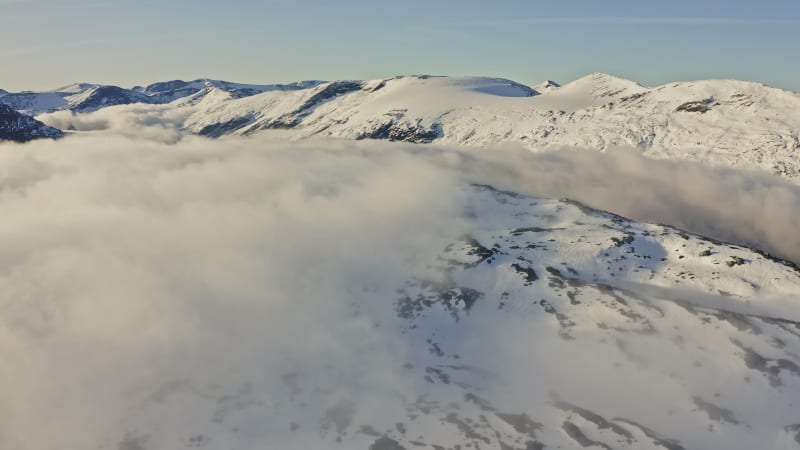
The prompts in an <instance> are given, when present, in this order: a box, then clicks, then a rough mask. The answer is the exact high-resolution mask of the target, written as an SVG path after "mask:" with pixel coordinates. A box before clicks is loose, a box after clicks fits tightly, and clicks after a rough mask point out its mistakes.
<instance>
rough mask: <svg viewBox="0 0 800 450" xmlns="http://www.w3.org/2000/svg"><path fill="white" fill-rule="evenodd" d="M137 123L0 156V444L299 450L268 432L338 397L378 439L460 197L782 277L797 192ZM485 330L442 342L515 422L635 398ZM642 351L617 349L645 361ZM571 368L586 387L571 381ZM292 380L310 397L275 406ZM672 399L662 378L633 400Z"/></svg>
mask: <svg viewBox="0 0 800 450" xmlns="http://www.w3.org/2000/svg"><path fill="white" fill-rule="evenodd" d="M136 108H137V107H136V106H131V107H120V108H108V110H107V111H106V112H105V113H103V114H95V115H92V116H90V117H83V116H80V117H79V116H71V115H66V114H57V115H54V116H51V117H50V118H51V119H52V120H63V121H65V123H67V122H69V123H72V124H74V126H75V127H76V128H80V129H84V130H98V129H101V130H102V129H106V131H93V132H87V133H85V134H80V133H79V134H78V135H75V136H70V137H68V138H66V139H63V140H61V141H55V142H51V141H36V142H32V143H29V144H25V145H11V144H3V145H0V209H2V211H3V212H4V217H5V218H6V219H5V220H3V221H2V222H0V242H3V243H4V245H3V246H2V249H1V250H0V291H2V292H3V293H4V295H3V296H2V298H1V299H0V311H1V312H2V314H0V354H2V355H3V356H4V363H3V365H2V366H0V386H3V388H0V417H3V421H2V423H0V446H2V447H8V448H18V449H23V450H28V449H49V448H58V447H69V448H96V447H98V446H101V445H103V446H106V447H111V448H115V447H116V448H120V449H122V450H130V449H137V448H148V449H149V448H177V447H178V446H183V445H185V444H186V442H187V440H189V439H197V440H199V441H203V439H204V436H208V435H213V436H215V439H216V441H214V442H213V443H212V444H211V447H210V448H247V449H249V448H263V446H264V443H267V444H268V445H269V446H271V447H272V448H314V446H315V445H318V442H319V441H318V439H319V438H320V437H319V432H318V431H317V430H306V429H303V430H300V431H298V432H296V433H295V432H293V431H292V430H291V427H290V423H289V419H287V418H289V417H295V416H296V415H301V414H306V415H309V416H312V415H313V416H314V417H316V416H319V415H323V416H324V413H323V412H324V411H330V410H333V411H336V410H337V408H339V409H345V410H346V409H347V405H346V404H345V405H342V404H340V403H337V402H338V401H339V399H341V398H352V399H357V401H358V402H359V408H358V412H357V413H355V414H357V417H356V419H354V420H356V422H355V423H364V422H363V421H362V419H363V420H364V421H366V419H367V418H368V419H369V420H371V421H375V422H380V423H386V424H390V425H393V424H394V423H395V422H393V421H392V419H393V418H395V417H397V415H398V414H404V413H405V412H404V411H402V410H401V411H398V410H397V408H402V404H400V403H399V402H397V401H396V398H397V397H399V396H405V397H408V398H412V399H413V398H415V397H416V395H418V394H420V393H423V392H425V391H426V389H428V387H427V383H422V384H420V380H417V379H414V378H412V377H411V376H410V375H409V374H408V373H406V372H404V371H403V370H401V369H402V364H403V362H404V361H405V360H406V356H407V355H409V354H413V353H414V352H424V353H427V349H426V347H418V345H419V343H418V342H415V341H414V340H413V339H412V338H410V337H409V336H408V335H407V334H406V333H405V331H404V330H403V328H402V327H400V326H399V324H398V320H399V319H398V318H397V317H395V313H394V310H393V308H392V306H391V305H392V303H393V302H394V301H395V300H396V297H397V289H398V288H399V287H402V286H404V285H405V284H406V283H407V282H408V281H409V280H411V279H413V278H416V277H420V278H432V279H435V278H436V277H437V276H439V275H438V273H437V272H435V271H433V270H432V269H430V268H429V264H428V263H429V262H431V261H435V260H436V258H437V257H438V256H439V254H440V252H441V250H442V249H443V248H444V247H445V245H447V244H449V243H450V242H452V241H453V239H456V238H457V237H459V236H462V235H463V234H465V233H469V232H470V231H472V229H473V228H474V227H475V226H476V224H475V223H474V222H473V221H472V219H470V217H469V216H467V215H466V214H465V209H466V206H467V205H469V199H470V197H469V195H470V194H469V191H468V190H467V189H466V186H467V185H468V184H469V183H473V182H481V183H489V184H494V185H497V186H498V187H504V188H510V189H514V190H518V191H522V192H528V193H532V194H536V195H544V196H549V197H570V198H574V199H577V200H580V201H583V202H585V203H587V204H590V205H592V206H596V207H600V208H603V209H607V210H610V211H613V212H617V213H621V214H623V215H628V216H632V217H635V218H641V219H645V220H652V221H659V222H667V223H672V224H674V225H679V226H682V227H686V228H690V229H693V230H695V231H699V232H701V233H704V234H709V235H712V236H716V237H722V238H729V239H734V240H737V239H740V240H744V241H748V242H751V243H753V244H758V245H760V246H763V247H765V248H769V249H771V250H773V249H774V250H776V251H781V252H782V254H783V255H784V256H787V257H792V258H798V259H799V260H800V243H798V238H797V237H796V236H794V233H793V232H792V231H793V230H794V227H793V224H794V221H793V219H794V218H796V217H798V207H800V192H798V188H797V187H796V186H793V185H789V184H787V183H785V182H782V181H779V180H776V179H772V178H767V177H763V176H760V175H757V174H745V173H739V172H734V171H729V170H723V169H710V168H707V167H702V166H697V165H693V164H690V163H685V164H684V163H673V162H668V161H654V160H649V159H645V158H643V157H641V156H640V155H638V154H635V153H632V152H630V151H618V152H609V153H606V154H603V153H597V152H588V151H580V150H563V151H560V152H552V153H541V154H535V153H530V152H528V151H524V150H521V149H515V148H498V149H472V150H465V149H453V148H443V147H434V146H413V145H404V144H386V143H380V142H361V143H355V142H346V141H333V140H319V141H307V142H303V143H294V144H289V143H285V142H276V141H273V140H271V139H270V138H269V135H268V134H263V135H255V136H252V137H248V138H241V137H236V138H226V139H220V140H207V139H202V138H197V137H192V136H184V135H181V134H179V133H178V132H177V131H176V130H175V129H174V126H173V125H174V122H173V118H171V117H168V116H167V115H166V114H165V113H163V111H160V110H157V109H155V110H148V111H149V112H148V113H147V114H152V115H149V116H148V115H147V114H145V115H144V116H142V117H140V118H139V119H136V120H135V121H132V120H131V119H130V115H129V113H130V112H131V111H135V109H136ZM94 121H97V122H94ZM109 124H111V126H109ZM108 128H111V129H113V130H115V131H109V130H108ZM120 130H121V131H123V134H124V135H117V134H115V133H116V132H117V131H120ZM489 317H490V318H489V319H486V320H484V321H478V320H476V321H474V322H470V326H471V327H470V328H465V329H463V331H461V333H462V334H460V335H458V336H459V338H462V339H461V340H459V341H458V342H459V345H461V346H462V348H463V350H464V351H465V352H466V353H465V355H469V354H472V355H473V358H474V359H477V360H480V359H481V358H484V361H485V362H487V363H488V364H489V365H490V366H491V367H499V368H505V369H504V370H506V371H505V372H504V373H503V378H501V379H498V380H495V381H493V382H492V386H493V388H495V389H498V390H499V389H501V388H503V389H505V388H508V389H510V391H506V394H505V395H507V394H508V392H512V393H514V392H516V394H517V395H515V396H514V397H515V398H512V399H510V400H508V402H509V404H512V405H516V406H517V407H519V409H516V411H520V410H523V408H522V405H523V403H525V402H527V404H529V405H543V404H544V401H545V400H544V399H546V398H547V394H548V388H550V387H552V386H556V385H558V384H559V383H562V385H566V386H569V389H570V391H571V392H573V393H574V394H575V395H580V396H587V398H589V397H591V396H592V395H596V396H597V397H608V398H610V399H611V400H614V398H613V396H614V395H618V394H619V393H620V392H623V390H624V386H632V385H634V384H636V385H637V386H639V387H641V386H646V385H647V384H648V383H650V380H649V379H645V378H646V377H642V376H641V373H642V372H637V371H636V370H628V371H624V372H623V373H622V374H620V372H619V371H614V370H612V369H611V368H607V366H610V365H611V363H612V362H613V361H610V360H601V356H602V355H604V354H602V353H600V351H599V349H600V347H599V346H600V344H597V347H595V346H588V347H585V348H581V349H578V350H574V349H573V350H572V353H569V355H570V356H571V357H563V355H565V354H566V353H563V352H560V351H554V350H553V349H562V348H563V349H566V347H564V346H566V345H567V344H565V343H564V342H563V341H562V340H561V339H558V338H556V337H554V338H553V339H552V340H551V339H549V338H542V337H541V335H540V334H537V333H536V328H535V327H531V326H530V325H531V322H528V321H524V320H519V321H505V322H497V321H496V319H494V318H492V317H494V316H489ZM539 317H541V316H539ZM500 325H502V326H500ZM444 326H445V325H444V324H442V327H444ZM473 326H474V327H473ZM656 339H657V338H655V337H653V338H652V339H651V338H644V337H642V338H641V339H638V340H637V341H636V342H637V343H636V344H634V350H636V349H637V347H636V345H639V346H640V347H639V348H638V350H639V351H641V352H646V350H647V349H648V348H649V349H651V350H652V349H654V348H656V349H665V351H666V348H667V347H668V346H667V345H666V344H664V343H663V342H662V343H661V344H657V343H654V341H655V340H656ZM647 345H652V346H651V347H647ZM659 345H661V346H659ZM669 348H671V347H669ZM565 351H566V350H565ZM659 354H660V353H659ZM665 358H672V359H668V360H674V361H682V359H683V358H684V356H683V355H670V356H668V357H665ZM462 362H463V361H462ZM465 364H466V363H465ZM590 370H591V373H592V374H593V377H594V379H595V382H597V383H601V382H602V383H606V384H605V386H606V387H608V389H607V390H606V391H604V392H601V393H594V394H593V393H592V391H593V388H590V386H589V385H588V384H586V383H582V380H583V381H585V380H584V378H583V375H582V374H585V373H588V371H590ZM647 373H651V372H647ZM298 374H304V375H302V377H304V378H302V383H301V384H302V386H300V387H308V386H316V388H317V392H316V394H318V400H316V401H315V402H313V403H310V404H307V405H304V406H295V405H293V404H292V403H291V402H290V397H291V395H293V394H292V392H293V390H292V389H294V387H293V386H295V385H294V383H295V381H294V380H295V377H300V375H298ZM659 376H661V374H659ZM531 379H535V380H537V382H538V383H537V384H536V385H535V386H531ZM509 383H510V384H509ZM637 383H638V384H637ZM287 386H288V387H289V389H288V390H287ZM509 386H511V387H509ZM298 389H299V387H298ZM684 391H685V387H683V386H678V385H676V384H670V383H667V384H665V385H664V386H662V387H661V388H660V389H659V390H657V391H656V392H653V393H652V396H653V397H654V398H655V399H656V400H654V401H656V402H659V404H666V403H667V402H669V401H670V400H672V399H673V398H675V396H676V395H677V394H685V392H684ZM287 392H288V393H287ZM298 395H299V394H298ZM620 398H625V396H624V395H623V396H621V397H620ZM537 399H538V400H537ZM455 400H459V401H460V400H461V399H460V398H455ZM534 400H537V401H534ZM614 401H616V402H617V403H619V404H623V403H624V404H626V405H627V404H634V403H636V400H635V399H628V400H625V401H622V400H620V399H619V398H616V400H614ZM337 405H338V406H337ZM298 408H299V409H298ZM331 408H333V409H331ZM537 408H538V406H537ZM331 420H332V421H334V422H335V420H334V419H331ZM234 424H235V425H234ZM334 425H335V424H334ZM334 425H331V426H334ZM440 438H441V439H443V440H446V439H447V436H440Z"/></svg>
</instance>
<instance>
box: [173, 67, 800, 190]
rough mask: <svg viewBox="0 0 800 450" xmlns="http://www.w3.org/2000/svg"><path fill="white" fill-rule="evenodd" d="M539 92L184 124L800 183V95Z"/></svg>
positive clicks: (627, 87)
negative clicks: (681, 165)
mask: <svg viewBox="0 0 800 450" xmlns="http://www.w3.org/2000/svg"><path fill="white" fill-rule="evenodd" d="M539 90H541V92H538V91H536V90H534V89H530V88H527V87H524V86H521V85H519V84H517V83H514V82H512V81H508V80H499V79H492V78H452V77H448V78H445V77H398V78H391V79H385V80H374V81H367V82H333V83H327V84H323V85H320V86H317V87H316V88H313V89H306V90H300V91H295V92H289V93H284V92H270V93H264V94H260V95H256V96H252V97H248V98H245V99H238V100H230V101H221V102H217V103H214V102H210V103H205V104H203V105H200V106H198V107H197V108H196V111H195V112H194V113H192V114H191V115H190V116H189V117H188V119H187V120H186V122H185V127H186V129H188V130H190V131H192V132H194V133H199V134H203V135H207V136H220V135H223V134H248V133H252V132H255V131H258V130H264V129H282V130H291V133H290V136H292V137H293V138H295V139H302V138H307V137H311V136H318V135H321V136H332V137H339V138H346V139H367V138H370V139H391V140H399V141H408V142H418V143H428V142H437V143H442V144H456V145H470V146H485V147H490V146H492V145H498V144H504V143H513V144H521V145H524V146H526V147H528V148H530V149H532V150H544V149H553V148H559V147H564V146H571V147H583V148H594V149H599V150H604V149H607V148H610V147H615V146H633V147H637V148H640V149H641V150H642V151H643V152H644V153H645V154H646V155H649V156H652V157H656V158H668V159H679V160H683V159H688V160H693V161H703V162H709V163H712V164H720V165H730V166H739V167H743V168H747V169H760V170H766V171H769V172H772V173H776V174H780V175H782V176H785V177H787V178H789V179H792V180H800V158H799V157H798V155H799V154H800V94H797V93H794V92H788V91H783V90H779V89H774V88H770V87H767V86H764V85H761V84H757V83H749V82H741V81H732V80H709V81H697V82H682V83H672V84H668V85H664V86H660V87H656V88H646V87H643V86H641V85H639V84H637V83H635V82H632V81H628V80H623V79H620V78H616V77H613V76H610V75H606V74H593V75H590V76H587V77H584V78H581V79H579V80H577V81H574V82H572V83H569V84H567V85H565V86H562V87H558V86H557V85H556V84H555V83H545V84H544V85H541V86H539ZM537 94H540V95H537Z"/></svg>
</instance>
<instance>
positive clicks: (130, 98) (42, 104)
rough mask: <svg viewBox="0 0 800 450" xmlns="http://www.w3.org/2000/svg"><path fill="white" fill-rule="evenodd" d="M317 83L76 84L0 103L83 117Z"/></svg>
mask: <svg viewBox="0 0 800 450" xmlns="http://www.w3.org/2000/svg"><path fill="white" fill-rule="evenodd" d="M319 83H320V82H318V81H302V82H298V83H290V84H271V85H254V84H239V83H230V82H227V81H220V80H209V79H199V80H194V81H188V82H187V81H181V80H174V81H166V82H160V83H154V84H151V85H149V86H147V87H141V86H136V87H134V88H133V89H125V88H121V87H119V86H106V85H99V84H92V83H76V84H72V85H69V86H64V87H61V88H59V89H55V90H53V91H47V92H17V93H9V92H6V91H0V103H2V104H6V105H8V106H11V107H12V108H14V109H16V110H18V111H20V112H22V113H25V114H31V115H38V114H43V113H50V112H54V111H63V110H68V111H75V112H79V113H86V112H92V111H97V110H99V109H102V108H106V107H109V106H115V105H128V104H133V103H144V104H163V103H169V102H171V101H174V100H177V99H180V98H183V97H188V96H192V95H197V94H199V93H203V92H209V91H211V90H213V89H218V90H221V91H224V92H227V93H229V94H230V96H231V97H232V98H242V97H247V96H250V95H255V94H260V93H263V92H267V91H273V90H282V91H287V90H295V89H306V88H309V87H312V86H315V85H317V84H319Z"/></svg>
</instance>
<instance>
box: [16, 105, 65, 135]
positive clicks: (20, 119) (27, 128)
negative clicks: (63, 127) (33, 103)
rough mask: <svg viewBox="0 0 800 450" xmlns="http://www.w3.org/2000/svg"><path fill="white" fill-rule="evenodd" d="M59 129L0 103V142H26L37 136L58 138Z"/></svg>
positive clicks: (60, 133)
mask: <svg viewBox="0 0 800 450" xmlns="http://www.w3.org/2000/svg"><path fill="white" fill-rule="evenodd" d="M62 136H64V133H62V132H61V131H60V130H58V129H56V128H53V127H49V126H47V125H45V124H43V123H42V122H39V121H38V120H36V119H34V118H32V117H29V116H26V115H24V114H20V113H18V112H17V111H15V110H14V109H12V108H11V107H9V106H6V105H3V104H0V142H2V141H15V142H26V141H30V140H33V139H39V138H51V139H55V138H60V137H62Z"/></svg>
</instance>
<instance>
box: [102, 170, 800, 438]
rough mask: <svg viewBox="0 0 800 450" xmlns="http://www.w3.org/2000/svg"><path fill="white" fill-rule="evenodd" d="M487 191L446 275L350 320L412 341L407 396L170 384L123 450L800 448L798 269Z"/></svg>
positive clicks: (401, 361) (135, 418)
mask: <svg viewBox="0 0 800 450" xmlns="http://www.w3.org/2000/svg"><path fill="white" fill-rule="evenodd" d="M469 189H471V190H472V192H471V196H470V197H469V199H468V205H467V207H468V209H469V215H470V217H471V218H472V220H473V221H474V224H475V227H474V230H475V231H474V232H473V233H471V234H470V235H467V236H452V243H451V245H449V246H447V247H446V248H444V249H443V250H442V252H441V254H440V257H439V258H438V259H436V260H432V261H430V264H431V265H432V266H434V267H436V268H438V269H439V270H440V273H441V277H440V278H439V279H409V280H408V283H407V284H405V285H404V286H401V287H399V288H398V291H397V295H396V296H395V297H394V298H371V299H370V301H369V303H367V304H354V305H351V308H352V311H353V314H354V315H355V316H357V317H361V318H362V319H361V320H363V321H365V324H364V326H365V327H366V329H380V330H383V333H389V334H390V335H393V334H392V333H396V338H395V339H396V340H398V341H402V342H403V343H404V344H407V346H406V347H407V348H408V350H407V352H404V353H398V354H396V355H390V356H387V357H389V358H390V360H391V361H392V364H394V366H393V367H394V370H395V371H396V373H397V377H398V378H399V379H402V380H404V382H403V383H399V384H396V385H393V387H392V389H391V390H386V389H383V390H381V391H380V392H379V393H374V392H371V391H370V389H369V388H368V387H366V386H365V385H364V383H366V384H367V385H369V384H370V383H378V384H379V385H380V383H381V380H374V379H371V375H372V374H371V373H370V367H368V366H365V367H360V368H358V367H355V368H354V367H350V366H346V367H343V366H337V364H336V362H335V361H320V362H319V364H318V365H312V366H309V367H305V368H304V369H303V368H301V369H298V370H291V371H288V370H287V371H285V372H282V373H270V374H269V375H268V379H269V380H277V382H278V383H279V385H280V386H282V387H281V388H280V389H279V390H277V391H276V390H274V389H271V388H266V387H265V386H261V385H260V384H258V382H255V383H247V384H245V385H243V386H216V387H213V386H205V385H203V384H202V383H199V382H195V381H194V380H192V379H182V380H180V381H171V380H164V383H163V385H162V386H160V387H158V388H155V389H153V390H151V391H148V390H143V389H139V390H138V391H137V392H136V393H135V395H132V396H131V398H130V399H129V401H130V405H131V407H130V410H129V412H128V413H127V416H126V419H127V420H128V421H129V422H128V423H127V427H128V430H129V431H128V433H126V434H125V435H124V436H115V437H112V438H110V441H109V442H107V443H106V447H108V446H111V447H114V446H116V448H120V449H125V450H129V449H151V448H152V449H159V448H203V447H208V448H265V447H266V448H282V449H293V448H298V449H301V448H331V449H334V448H341V449H365V450H366V449H370V450H399V449H406V450H411V449H416V448H420V449H423V448H427V449H434V450H441V449H458V448H460V449H468V448H473V449H501V450H509V449H526V450H531V449H557V448H561V449H577V448H584V447H588V448H601V449H612V448H613V449H666V450H682V449H701V448H715V449H717V448H718V449H722V448H724V449H752V448H771V449H783V448H786V449H790V448H797V446H798V445H800V416H798V415H797V404H798V402H800V313H798V309H797V299H798V298H799V297H798V296H800V269H798V267H797V266H795V265H793V264H790V263H787V262H784V261H779V260H774V259H772V258H770V257H769V256H767V255H765V254H763V253H759V252H757V251H753V250H750V249H747V248H742V247H738V246H733V245H728V244H725V243H721V242H716V241H714V240H711V239H708V238H704V237H701V236H695V235H691V234H689V233H685V232H683V231H680V230H677V229H673V228H670V227H665V226H659V225H651V224H643V223H636V222H632V221H629V220H627V219H625V218H622V217H618V216H615V215H613V214H608V213H604V212H601V211H596V210H592V209H590V208H587V207H585V206H583V205H580V204H576V203H573V202H568V201H557V200H545V199H538V198H532V197H527V196H523V195H518V194H515V193H513V192H506V191H500V190H497V189H495V188H493V187H491V186H486V185H473V186H471V187H470V188H469ZM378 310H390V311H391V310H393V311H394V312H393V313H392V315H393V316H394V320H385V321H381V320H379V319H376V318H380V317H385V316H386V314H385V312H382V313H379V312H376V311H378ZM371 320H375V322H374V323H372V322H370V321H371ZM404 348H405V347H404ZM365 351H366V350H365ZM368 360H369V359H368ZM265 383H266V381H265ZM370 395H378V398H379V399H380V400H379V401H378V400H375V399H374V398H371V397H370ZM376 401H378V404H375V403H374V402H376ZM320 405H327V406H320ZM376 408H377V409H376ZM187 411H191V414H186V413H185V412H187ZM376 411H377V412H376ZM181 412H184V414H181ZM159 417H181V421H182V422H181V423H182V425H181V426H180V427H178V428H176V427H175V426H174V425H173V426H171V427H161V426H159V423H158V418H159ZM256 417H258V418H260V419H259V420H254V418H256Z"/></svg>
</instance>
